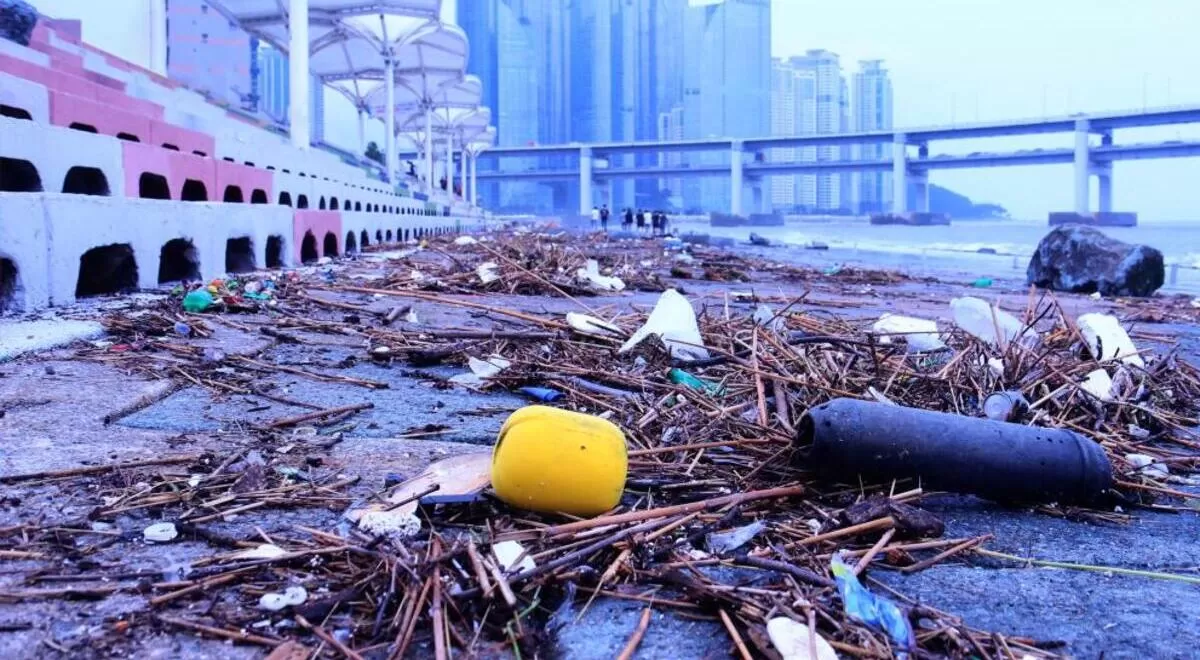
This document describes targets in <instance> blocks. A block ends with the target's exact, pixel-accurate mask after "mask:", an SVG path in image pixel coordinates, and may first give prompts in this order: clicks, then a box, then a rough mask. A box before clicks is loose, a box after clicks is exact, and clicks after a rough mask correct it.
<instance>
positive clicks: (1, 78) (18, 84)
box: [0, 73, 50, 124]
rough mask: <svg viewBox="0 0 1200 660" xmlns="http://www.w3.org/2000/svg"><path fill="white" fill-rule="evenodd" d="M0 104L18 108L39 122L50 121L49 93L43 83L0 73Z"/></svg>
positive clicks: (46, 122) (45, 122)
mask: <svg viewBox="0 0 1200 660" xmlns="http://www.w3.org/2000/svg"><path fill="white" fill-rule="evenodd" d="M0 105H7V106H11V107H13V108H20V109H21V110H24V111H25V112H28V113H29V117H30V118H31V119H32V120H33V121H35V122H37V123H39V124H49V123H50V93H49V92H47V91H46V86H45V85H39V84H38V83H35V82H33V81H30V80H26V79H24V78H18V77H16V76H10V75H9V74H7V73H0Z"/></svg>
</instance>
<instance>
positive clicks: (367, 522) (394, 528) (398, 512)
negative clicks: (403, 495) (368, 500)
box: [358, 509, 421, 539]
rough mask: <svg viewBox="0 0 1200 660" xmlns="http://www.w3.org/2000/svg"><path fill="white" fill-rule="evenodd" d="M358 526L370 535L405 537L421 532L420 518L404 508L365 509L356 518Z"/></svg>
mask: <svg viewBox="0 0 1200 660" xmlns="http://www.w3.org/2000/svg"><path fill="white" fill-rule="evenodd" d="M358 528H359V529H361V530H362V531H364V532H366V533H367V534H370V535H372V536H386V537H388V538H391V539H407V538H412V537H414V536H416V535H417V534H419V533H420V532H421V519H420V518H418V517H417V516H416V514H414V513H413V512H412V511H407V510H404V509H393V510H391V511H365V512H363V514H362V515H361V516H360V517H359V519H358Z"/></svg>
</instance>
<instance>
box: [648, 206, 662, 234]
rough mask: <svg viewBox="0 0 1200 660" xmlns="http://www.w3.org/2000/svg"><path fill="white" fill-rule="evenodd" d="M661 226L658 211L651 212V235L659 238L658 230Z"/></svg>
mask: <svg viewBox="0 0 1200 660" xmlns="http://www.w3.org/2000/svg"><path fill="white" fill-rule="evenodd" d="M660 226H661V225H660V221H659V218H658V211H651V212H650V235H651V236H658V228H659V227H660Z"/></svg>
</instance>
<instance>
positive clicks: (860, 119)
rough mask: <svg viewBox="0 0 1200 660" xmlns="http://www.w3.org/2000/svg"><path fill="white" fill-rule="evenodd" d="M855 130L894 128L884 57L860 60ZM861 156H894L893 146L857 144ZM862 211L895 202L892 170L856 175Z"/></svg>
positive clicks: (883, 208)
mask: <svg viewBox="0 0 1200 660" xmlns="http://www.w3.org/2000/svg"><path fill="white" fill-rule="evenodd" d="M853 100H854V112H853V113H852V115H853V118H854V124H853V125H854V131H855V132H864V131H876V130H883V129H890V128H892V81H891V78H890V77H889V76H888V70H887V69H886V68H884V66H883V62H882V61H881V60H865V61H862V62H859V70H858V73H855V74H854V99H853ZM856 151H857V154H856V156H857V158H860V159H864V160H888V159H890V158H891V157H892V145H890V144H886V143H879V144H863V145H859V146H857V147H856ZM854 176H855V179H856V180H857V185H856V186H855V192H856V193H857V200H856V202H857V203H856V204H855V211H856V212H858V213H878V212H882V211H886V210H888V209H890V208H891V205H892V174H891V173H890V172H862V173H858V174H855V175H854Z"/></svg>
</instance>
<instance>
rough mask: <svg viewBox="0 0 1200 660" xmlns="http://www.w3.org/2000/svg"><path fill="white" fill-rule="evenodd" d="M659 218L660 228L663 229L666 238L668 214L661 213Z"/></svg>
mask: <svg viewBox="0 0 1200 660" xmlns="http://www.w3.org/2000/svg"><path fill="white" fill-rule="evenodd" d="M658 217H659V219H658V222H659V226H660V227H661V228H662V235H663V236H666V235H667V224H668V223H667V212H666V211H659V213H658Z"/></svg>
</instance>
